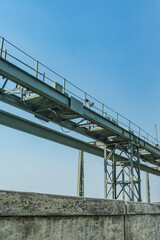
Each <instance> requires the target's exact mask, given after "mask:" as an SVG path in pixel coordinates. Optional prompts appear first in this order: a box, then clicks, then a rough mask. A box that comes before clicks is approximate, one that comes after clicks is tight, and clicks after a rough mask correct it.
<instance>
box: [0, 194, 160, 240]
mask: <svg viewBox="0 0 160 240" xmlns="http://www.w3.org/2000/svg"><path fill="white" fill-rule="evenodd" d="M1 239H2V240H8V239H9V240H13V239H14V240H22V239H23V240H25V239H27V240H45V239H46V240H88V239H89V240H101V239H102V240H103V239H107V240H143V239H144V240H150V239H151V240H160V205H158V204H145V203H133V202H123V201H115V200H104V199H91V198H87V199H85V198H77V197H66V196H56V195H49V194H37V193H23V192H9V191H0V240H1Z"/></svg>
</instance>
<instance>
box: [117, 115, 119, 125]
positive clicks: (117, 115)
mask: <svg viewBox="0 0 160 240" xmlns="http://www.w3.org/2000/svg"><path fill="white" fill-rule="evenodd" d="M118 115H119V114H118V113H117V124H118Z"/></svg>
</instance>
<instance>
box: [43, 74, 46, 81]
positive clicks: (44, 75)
mask: <svg viewBox="0 0 160 240" xmlns="http://www.w3.org/2000/svg"><path fill="white" fill-rule="evenodd" d="M45 77H46V76H45V73H43V82H44V81H45Z"/></svg>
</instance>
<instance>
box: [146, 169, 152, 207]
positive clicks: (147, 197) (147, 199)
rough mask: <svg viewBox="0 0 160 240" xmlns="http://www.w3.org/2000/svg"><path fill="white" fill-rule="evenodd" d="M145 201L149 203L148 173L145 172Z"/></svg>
mask: <svg viewBox="0 0 160 240" xmlns="http://www.w3.org/2000/svg"><path fill="white" fill-rule="evenodd" d="M146 201H147V202H148V203H150V201H151V198H150V184H149V173H148V172H146Z"/></svg>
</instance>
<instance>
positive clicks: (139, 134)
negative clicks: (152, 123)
mask: <svg viewBox="0 0 160 240" xmlns="http://www.w3.org/2000/svg"><path fill="white" fill-rule="evenodd" d="M140 136H141V128H140V127H139V132H138V137H139V138H140Z"/></svg>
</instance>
